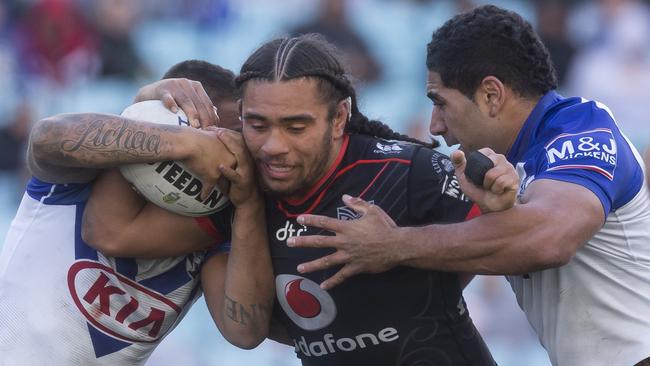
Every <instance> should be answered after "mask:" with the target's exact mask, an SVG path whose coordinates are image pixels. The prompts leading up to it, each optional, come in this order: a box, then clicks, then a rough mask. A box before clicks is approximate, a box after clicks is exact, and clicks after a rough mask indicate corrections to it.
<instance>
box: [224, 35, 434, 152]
mask: <svg viewBox="0 0 650 366" xmlns="http://www.w3.org/2000/svg"><path fill="white" fill-rule="evenodd" d="M301 39H302V41H300V42H308V43H309V42H313V44H315V45H316V44H317V45H318V46H319V47H320V48H322V53H323V54H324V56H325V57H324V58H322V59H316V58H314V59H309V61H311V62H306V60H303V59H301V57H302V56H301V55H291V56H292V58H291V62H292V64H291V68H289V69H287V68H286V67H287V66H286V62H287V61H286V59H285V60H277V61H276V60H275V58H276V57H280V54H279V53H278V52H279V51H280V50H279V48H278V47H280V45H282V41H283V39H276V40H273V41H271V42H268V43H267V44H265V45H264V46H262V47H260V49H259V50H258V51H257V52H258V54H257V55H255V57H251V58H250V59H249V61H248V62H247V63H246V64H244V65H243V66H242V70H241V74H240V75H239V77H237V78H236V79H235V82H236V84H237V85H238V86H241V85H243V84H244V83H245V82H246V81H248V80H251V79H271V78H272V79H274V80H289V79H295V78H300V77H315V78H319V79H320V80H318V89H319V93H320V94H321V96H322V98H323V99H324V100H329V101H340V100H343V99H345V98H350V100H349V103H350V104H351V114H350V118H349V120H348V122H347V124H346V125H345V131H346V132H349V133H360V134H364V135H368V136H373V137H379V138H383V139H387V140H398V141H406V142H412V143H416V144H420V145H425V146H428V147H436V146H437V145H438V142H437V141H435V140H434V141H433V142H432V143H426V142H423V141H420V140H418V139H414V138H412V137H410V136H407V135H403V134H400V133H397V132H395V131H393V130H392V129H391V128H390V127H389V126H388V125H386V124H385V123H383V122H381V121H376V120H370V119H368V117H366V116H365V115H364V114H363V113H361V111H359V106H358V104H357V95H356V91H355V90H354V87H353V86H352V83H351V82H350V79H349V78H348V74H347V73H346V71H345V69H344V67H343V65H342V64H341V63H340V62H338V58H340V57H341V55H339V50H338V49H337V48H336V47H335V46H334V45H332V44H330V43H328V42H326V41H325V40H324V38H323V37H322V36H321V35H318V34H306V35H304V36H302V37H301ZM293 40H294V41H292V42H291V44H290V45H283V47H282V50H286V49H287V48H288V47H290V46H293V47H295V44H296V42H298V41H297V38H294V39H293ZM306 49H309V48H306ZM302 52H303V53H304V52H308V51H302ZM285 53H286V52H285ZM305 57H308V56H307V55H305ZM271 61H274V64H273V65H280V61H283V62H284V63H285V65H281V66H280V67H285V69H284V70H280V69H277V68H271V65H272V64H271ZM271 70H272V74H269V71H271ZM334 107H335V104H334V103H332V104H331V105H330V108H331V109H330V113H334ZM329 117H330V118H332V117H333V116H332V115H330V116H329Z"/></svg>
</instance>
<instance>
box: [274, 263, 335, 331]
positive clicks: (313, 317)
mask: <svg viewBox="0 0 650 366" xmlns="http://www.w3.org/2000/svg"><path fill="white" fill-rule="evenodd" d="M275 292H276V295H277V297H278V302H279V303H280V306H281V307H282V310H284V312H285V313H286V314H287V316H288V317H289V319H291V320H292V321H293V322H294V323H295V324H296V325H297V326H299V327H300V328H302V329H305V330H318V329H322V328H325V327H326V326H328V325H330V324H331V323H332V322H333V321H334V318H336V304H335V303H334V300H333V299H332V296H330V294H329V293H328V292H327V291H325V290H323V289H321V288H320V286H318V284H317V283H316V282H314V281H312V280H310V279H308V278H305V277H301V276H295V275H290V274H281V275H278V276H277V277H275Z"/></svg>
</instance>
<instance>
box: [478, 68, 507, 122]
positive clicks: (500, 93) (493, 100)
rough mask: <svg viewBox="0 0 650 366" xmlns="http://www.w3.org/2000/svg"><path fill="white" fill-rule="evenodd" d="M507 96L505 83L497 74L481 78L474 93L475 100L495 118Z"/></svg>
mask: <svg viewBox="0 0 650 366" xmlns="http://www.w3.org/2000/svg"><path fill="white" fill-rule="evenodd" d="M505 97H506V87H505V85H504V84H503V83H502V82H501V80H499V78H497V77H496V76H492V75H489V76H486V77H485V78H483V80H481V83H480V84H479V86H478V88H477V89H476V93H475V94H474V101H476V103H477V104H478V105H479V108H481V109H482V110H484V111H486V112H487V115H488V116H489V117H491V118H495V117H496V116H497V115H498V114H499V112H501V109H502V108H503V106H504V104H505Z"/></svg>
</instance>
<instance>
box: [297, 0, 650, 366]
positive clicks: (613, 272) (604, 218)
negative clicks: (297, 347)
mask: <svg viewBox="0 0 650 366" xmlns="http://www.w3.org/2000/svg"><path fill="white" fill-rule="evenodd" d="M427 68H428V70H429V73H428V80H427V96H428V97H429V98H430V99H431V100H432V102H433V105H434V108H433V113H432V115H431V125H430V131H431V133H432V134H434V135H442V136H443V137H444V138H445V140H446V141H447V143H448V144H449V145H451V144H455V143H460V144H461V146H462V148H463V149H465V150H473V149H476V148H478V147H481V146H489V147H490V148H492V149H494V151H497V152H501V153H504V154H507V157H508V160H509V161H510V162H512V163H513V164H515V165H516V167H517V172H518V173H519V174H520V178H521V186H520V187H519V188H518V192H519V193H518V197H519V204H518V205H516V206H515V207H513V208H512V209H508V210H505V211H503V212H498V213H493V214H489V215H483V216H482V217H479V218H477V219H476V220H472V221H468V222H463V223H457V224H451V225H427V226H419V227H410V228H404V227H397V226H396V225H395V223H394V222H391V221H389V220H386V216H385V213H383V212H381V210H380V209H378V208H377V207H376V205H375V206H374V207H373V208H369V207H368V205H367V203H363V202H361V201H360V200H357V201H355V202H353V201H349V202H350V203H351V205H352V207H353V208H354V209H356V210H361V211H363V212H366V215H364V217H363V218H362V219H361V220H358V221H357V222H355V223H344V222H340V221H335V220H331V219H329V218H325V217H305V218H303V220H304V221H302V223H304V224H309V225H312V224H313V225H315V226H317V227H319V228H324V229H328V230H330V231H334V232H336V236H335V237H334V238H331V237H301V238H294V239H293V240H295V243H293V244H294V245H295V246H296V247H300V249H302V250H308V249H307V248H304V247H309V246H314V247H317V248H324V247H333V248H337V249H338V250H337V251H336V257H334V256H330V258H324V259H320V260H316V261H313V262H312V263H307V264H304V267H303V268H305V270H306V271H312V270H316V271H319V272H318V273H321V272H322V271H323V269H324V268H328V267H329V266H332V265H339V266H340V265H344V267H343V269H342V270H341V273H338V274H337V276H335V278H333V280H332V281H327V283H326V286H325V287H328V288H330V287H331V286H332V285H334V284H336V283H341V280H343V279H345V278H346V277H350V276H352V275H353V274H355V273H363V272H367V271H371V272H373V273H374V272H376V271H377V270H388V269H391V268H393V267H394V266H398V265H400V266H403V265H407V266H413V267H415V268H422V269H429V270H447V271H461V272H469V273H483V274H505V275H507V279H508V281H509V282H510V284H511V285H512V289H513V290H514V292H515V294H516V296H517V301H518V302H519V305H520V306H521V308H522V309H523V310H524V312H525V313H526V316H527V317H528V320H529V322H530V323H531V325H532V326H533V328H534V329H535V330H536V332H537V334H538V336H539V339H540V341H541V343H542V345H543V346H544V347H545V348H546V350H547V351H548V353H549V357H550V360H551V362H552V363H553V365H557V366H565V365H567V366H573V365H578V366H582V365H589V366H593V365H601V366H609V365H637V366H642V365H643V366H645V365H648V364H650V317H648V315H647V314H648V313H650V245H649V243H650V231H649V230H648V228H650V198H649V196H648V190H647V188H646V184H645V178H644V172H643V162H642V160H641V156H640V154H639V153H638V152H637V151H636V149H635V148H634V146H632V145H631V143H630V142H629V140H628V139H627V138H626V137H625V135H624V134H623V132H622V131H621V130H620V129H619V127H618V125H617V123H616V121H615V119H614V114H613V113H612V111H611V110H610V109H609V108H607V107H606V106H605V105H603V104H602V103H600V102H597V101H590V100H586V99H584V98H579V97H571V98H565V97H563V96H561V95H559V94H558V93H557V92H556V91H555V88H556V87H557V79H556V77H555V71H554V70H553V66H552V63H551V61H550V57H549V54H548V51H547V50H546V48H545V47H544V45H543V44H542V42H541V41H540V40H539V37H538V36H537V35H536V34H535V32H534V31H533V27H532V26H531V24H530V23H528V22H527V21H526V20H524V19H523V18H522V17H521V16H520V15H518V14H516V13H514V12H511V11H508V10H505V9H501V8H499V7H496V6H491V5H486V6H481V7H477V8H474V9H472V10H470V11H468V12H466V13H462V14H459V15H457V16H455V17H454V18H452V19H450V20H449V21H447V22H446V23H445V24H444V25H443V26H442V27H440V28H439V29H438V30H437V31H435V32H434V33H433V36H432V38H431V42H430V43H429V45H428V47H427ZM614 112H616V111H614ZM350 209H351V210H352V208H350ZM398 224H399V223H398ZM396 242H400V245H395V243H396ZM334 258H337V259H339V260H333V259H334ZM351 278H354V277H351ZM339 286H340V285H339Z"/></svg>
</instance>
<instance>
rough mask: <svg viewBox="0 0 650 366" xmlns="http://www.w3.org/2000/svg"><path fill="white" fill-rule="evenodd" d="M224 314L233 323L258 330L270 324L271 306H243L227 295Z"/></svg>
mask: <svg viewBox="0 0 650 366" xmlns="http://www.w3.org/2000/svg"><path fill="white" fill-rule="evenodd" d="M223 312H224V315H226V316H227V317H228V318H229V319H230V320H232V321H233V322H235V323H237V324H240V325H243V326H251V327H254V328H256V329H257V328H259V327H260V326H261V325H262V324H264V323H265V322H268V320H269V315H270V306H269V305H266V304H242V303H239V302H237V301H236V300H234V299H233V298H232V297H230V296H228V294H225V303H224V307H223Z"/></svg>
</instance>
